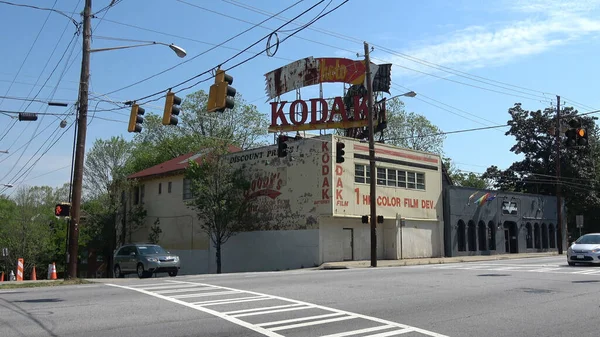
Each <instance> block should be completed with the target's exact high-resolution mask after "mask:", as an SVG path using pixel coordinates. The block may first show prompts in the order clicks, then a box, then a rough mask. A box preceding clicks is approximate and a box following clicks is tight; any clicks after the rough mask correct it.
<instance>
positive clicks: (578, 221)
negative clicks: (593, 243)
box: [575, 215, 583, 236]
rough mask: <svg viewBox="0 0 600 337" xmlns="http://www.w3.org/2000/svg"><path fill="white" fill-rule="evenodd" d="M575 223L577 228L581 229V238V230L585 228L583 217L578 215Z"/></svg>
mask: <svg viewBox="0 0 600 337" xmlns="http://www.w3.org/2000/svg"><path fill="white" fill-rule="evenodd" d="M575 223H576V224H577V228H579V236H581V229H582V228H583V215H576V216H575Z"/></svg>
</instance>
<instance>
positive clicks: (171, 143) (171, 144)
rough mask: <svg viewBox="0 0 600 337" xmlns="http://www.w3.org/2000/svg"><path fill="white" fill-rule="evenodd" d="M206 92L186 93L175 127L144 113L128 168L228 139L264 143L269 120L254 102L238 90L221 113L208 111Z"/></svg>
mask: <svg viewBox="0 0 600 337" xmlns="http://www.w3.org/2000/svg"><path fill="white" fill-rule="evenodd" d="M207 101H208V95H207V93H206V92H204V91H203V90H199V91H197V92H194V93H192V94H189V95H187V96H186V98H185V99H184V100H183V102H182V105H181V110H182V111H181V113H180V115H179V117H180V121H179V123H178V125H177V126H176V127H172V126H164V125H162V116H157V115H154V114H147V115H146V116H145V119H144V124H143V125H144V131H143V132H141V133H139V134H136V136H135V137H134V141H133V143H134V144H135V147H134V149H133V153H132V156H131V160H130V161H129V162H128V164H127V170H126V171H127V172H128V173H134V172H138V171H141V170H143V169H146V168H148V167H151V166H154V165H157V164H160V163H162V162H165V161H167V160H170V159H173V158H175V157H178V156H181V155H184V154H186V153H190V152H192V151H196V150H198V149H200V148H203V147H206V146H207V145H210V144H211V142H213V141H214V140H218V139H221V140H227V141H230V142H232V143H233V145H236V146H238V147H240V148H242V149H249V148H254V147H257V146H261V145H264V144H265V139H266V136H267V127H268V121H267V119H266V118H265V116H264V115H263V114H262V113H260V112H259V111H258V109H257V108H256V106H254V105H251V104H248V103H247V102H246V101H245V100H244V99H243V98H242V96H241V95H240V94H239V93H238V94H237V95H236V96H235V107H234V108H233V109H228V110H226V111H225V112H223V113H216V112H215V113H208V112H206V105H207Z"/></svg>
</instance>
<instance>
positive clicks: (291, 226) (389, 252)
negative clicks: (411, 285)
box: [133, 135, 444, 274]
mask: <svg viewBox="0 0 600 337" xmlns="http://www.w3.org/2000/svg"><path fill="white" fill-rule="evenodd" d="M338 140H341V141H343V142H345V143H346V147H345V152H346V154H345V162H344V163H342V164H336V163H335V142H336V141H338ZM366 146H367V145H366V144H365V143H360V142H357V141H356V140H352V139H348V138H343V137H337V136H336V137H334V136H333V135H326V136H319V137H314V138H307V139H302V140H299V141H293V142H290V143H289V151H290V155H289V156H288V157H287V158H278V157H277V146H276V145H272V146H267V147H262V148H259V149H254V150H249V151H244V152H242V153H234V154H230V155H228V157H229V160H230V162H231V163H232V164H233V165H243V167H244V172H246V173H247V174H248V175H249V178H250V179H251V180H252V182H253V188H252V189H251V191H249V193H250V194H254V195H255V197H256V200H257V201H258V203H259V205H260V207H261V209H262V210H263V211H267V210H268V212H264V213H265V216H264V218H263V219H262V221H263V223H264V225H265V230H263V231H257V232H248V233H238V234H237V235H236V236H233V237H232V238H230V239H229V241H228V242H227V243H225V245H224V246H223V247H222V249H223V251H222V259H223V260H222V268H223V272H241V271H263V270H284V269H295V268H301V267H312V266H314V265H319V264H321V263H324V262H331V261H342V260H343V259H344V245H345V244H347V242H346V241H345V239H344V233H347V232H344V230H343V229H344V228H351V229H352V233H353V251H352V253H353V259H354V260H368V259H370V229H369V224H362V222H361V216H362V215H368V214H369V205H368V193H369V185H368V184H367V183H359V182H356V180H355V176H356V171H355V163H359V164H364V165H368V160H366V159H364V157H365V156H366V155H367V154H368V151H367V148H366ZM356 154H358V156H356V157H358V158H355V155H356ZM361 155H362V158H361ZM376 156H377V158H378V162H377V166H378V167H385V168H389V169H395V170H405V171H418V172H423V173H424V174H425V181H426V188H425V190H415V189H408V188H399V187H397V186H396V187H391V186H382V185H378V186H377V195H378V200H379V205H378V207H377V213H378V215H383V216H384V219H385V220H384V223H383V224H377V247H378V249H377V255H378V258H379V259H399V258H416V257H429V256H442V254H443V251H444V250H443V222H442V199H441V185H442V184H441V176H442V174H441V158H440V157H439V156H436V155H432V154H427V153H421V152H416V151H408V150H404V149H398V148H395V147H391V146H388V145H382V144H377V147H376ZM407 164H408V165H407ZM411 165H412V166H411ZM415 165H416V166H419V165H420V167H415ZM432 167H436V168H437V169H432ZM183 178H184V176H183V174H181V175H177V176H170V177H163V178H158V179H153V180H146V181H142V183H143V184H144V185H145V195H144V203H145V207H146V209H147V211H148V218H147V219H146V226H145V228H143V229H140V230H139V231H138V232H137V233H135V235H134V240H133V241H134V242H145V241H147V237H148V233H149V232H150V230H149V228H150V226H151V225H152V224H153V222H154V220H155V219H157V218H159V219H160V226H161V228H162V230H163V234H162V235H161V239H160V242H159V244H161V245H162V246H164V247H165V248H166V249H168V250H170V251H171V252H173V253H176V254H178V255H179V256H180V257H181V259H182V270H181V273H182V274H200V273H213V272H215V271H216V260H215V251H214V247H212V245H211V243H210V241H209V238H208V237H207V236H206V234H205V233H204V232H202V231H201V230H200V227H199V223H198V219H197V215H196V213H195V211H194V210H192V209H190V208H188V207H187V206H186V205H185V204H184V200H183ZM169 182H171V192H170V193H169V192H168V183H169ZM159 183H160V184H161V193H160V194H159V193H158V184H159ZM394 200H395V201H394ZM415 200H416V201H415ZM396 217H399V218H404V219H405V220H404V221H403V222H401V221H397V220H396ZM401 223H404V226H400V224H401Z"/></svg>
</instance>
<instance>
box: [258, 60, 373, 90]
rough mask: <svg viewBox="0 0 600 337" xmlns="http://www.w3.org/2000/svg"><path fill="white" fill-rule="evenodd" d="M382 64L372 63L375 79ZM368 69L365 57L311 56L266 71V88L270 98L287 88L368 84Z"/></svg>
mask: <svg viewBox="0 0 600 337" xmlns="http://www.w3.org/2000/svg"><path fill="white" fill-rule="evenodd" d="M378 67H379V66H378V65H376V64H374V63H371V74H373V75H371V81H372V80H373V78H374V77H375V75H376V74H377V70H378ZM365 70H366V67H365V63H364V61H355V60H350V59H346V58H331V57H322V58H313V57H312V56H311V57H307V58H303V59H301V60H298V61H295V62H292V63H290V64H288V65H285V66H283V67H281V68H278V69H275V70H273V71H271V72H269V73H267V74H265V80H266V87H265V91H266V94H267V96H268V97H269V99H273V98H275V97H277V96H280V95H281V94H285V93H286V92H290V91H292V90H295V89H300V88H302V87H307V86H311V85H315V84H319V83H335V82H340V83H348V84H364V83H365V75H366V71H365Z"/></svg>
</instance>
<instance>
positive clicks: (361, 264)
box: [316, 252, 564, 270]
mask: <svg viewBox="0 0 600 337" xmlns="http://www.w3.org/2000/svg"><path fill="white" fill-rule="evenodd" d="M563 255H564V254H563ZM549 256H560V255H558V253H557V252H546V253H522V254H498V255H472V256H456V257H435V258H421V259H404V260H377V267H401V266H417V265H423V264H444V263H459V262H481V261H497V260H514V259H526V258H535V257H549ZM369 267H371V261H370V260H366V261H342V262H326V263H323V264H322V265H321V266H320V267H318V268H316V269H318V270H331V269H350V268H369Z"/></svg>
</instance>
